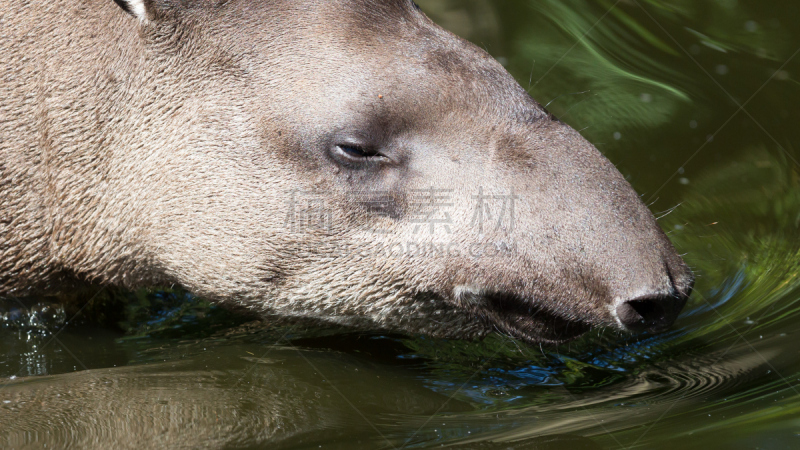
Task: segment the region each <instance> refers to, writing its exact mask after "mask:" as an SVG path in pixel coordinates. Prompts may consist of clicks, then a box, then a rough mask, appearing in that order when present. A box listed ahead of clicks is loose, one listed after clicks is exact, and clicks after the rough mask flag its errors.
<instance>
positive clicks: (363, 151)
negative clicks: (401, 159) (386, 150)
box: [331, 142, 387, 169]
mask: <svg viewBox="0 0 800 450" xmlns="http://www.w3.org/2000/svg"><path fill="white" fill-rule="evenodd" d="M331 156H333V159H334V160H336V161H337V162H338V163H340V164H342V165H345V166H348V167H350V168H353V169H357V168H366V167H369V166H371V164H370V163H375V162H381V161H384V160H386V159H387V158H386V157H385V156H384V155H382V154H381V153H380V152H378V151H377V150H376V149H375V148H374V147H371V146H367V145H360V144H354V143H350V142H347V143H339V144H336V145H334V146H333V148H332V149H331Z"/></svg>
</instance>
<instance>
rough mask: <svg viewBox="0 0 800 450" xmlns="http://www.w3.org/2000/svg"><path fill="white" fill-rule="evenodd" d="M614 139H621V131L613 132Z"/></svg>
mask: <svg viewBox="0 0 800 450" xmlns="http://www.w3.org/2000/svg"><path fill="white" fill-rule="evenodd" d="M614 139H616V140H620V139H622V133H620V132H619V131H615V132H614Z"/></svg>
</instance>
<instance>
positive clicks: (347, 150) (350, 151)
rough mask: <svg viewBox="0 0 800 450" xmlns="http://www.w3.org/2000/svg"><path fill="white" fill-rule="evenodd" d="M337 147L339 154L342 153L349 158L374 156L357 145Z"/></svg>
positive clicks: (340, 145)
mask: <svg viewBox="0 0 800 450" xmlns="http://www.w3.org/2000/svg"><path fill="white" fill-rule="evenodd" d="M337 147H338V150H339V151H340V152H342V153H344V154H345V155H346V156H347V157H349V158H369V157H370V156H375V153H374V152H371V151H369V150H367V149H365V148H364V147H360V146H357V145H347V144H339V145H337Z"/></svg>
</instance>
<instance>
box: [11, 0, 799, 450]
mask: <svg viewBox="0 0 800 450" xmlns="http://www.w3.org/2000/svg"><path fill="white" fill-rule="evenodd" d="M419 3H420V5H421V6H422V7H423V9H424V10H426V11H427V12H428V13H429V14H430V15H431V16H432V17H434V18H435V19H436V20H437V21H439V22H440V23H442V24H444V25H445V26H447V27H449V28H451V29H452V30H454V31H456V32H457V33H459V34H461V35H463V36H465V37H467V38H469V39H471V40H472V41H474V42H476V43H478V44H479V45H482V46H484V47H485V48H486V49H488V51H490V52H491V53H492V54H493V55H494V56H495V57H497V58H498V59H500V60H501V61H502V62H504V63H505V64H506V65H507V67H508V69H509V70H510V71H511V72H512V73H513V74H514V75H515V76H516V77H517V79H518V80H520V83H521V84H522V85H523V86H525V87H530V91H531V93H532V94H533V96H534V97H535V98H537V99H539V100H540V101H541V102H542V103H543V104H548V109H549V110H550V111H551V112H553V113H554V114H555V115H556V116H558V117H560V118H561V119H562V120H564V121H566V122H568V123H569V124H570V125H572V126H573V127H575V128H576V129H579V130H582V133H583V134H584V135H585V136H586V137H587V138H588V139H590V140H591V141H592V142H593V143H595V144H596V145H597V147H598V148H599V149H600V150H601V151H602V152H604V153H605V154H606V155H607V156H608V157H609V158H610V159H611V160H612V161H613V162H614V163H615V164H617V166H618V167H619V169H620V170H621V171H622V173H623V174H625V175H626V176H627V177H628V179H629V180H630V181H631V183H632V184H633V185H634V187H635V188H636V189H637V190H638V191H639V192H640V193H641V194H642V195H643V198H644V199H645V200H646V201H647V202H648V204H649V205H650V207H651V208H652V210H653V211H654V212H657V213H658V215H659V216H661V219H660V223H661V225H662V226H663V227H664V228H665V229H666V230H668V232H669V233H670V236H671V238H672V239H673V241H674V242H675V244H676V246H677V248H678V249H679V250H680V251H681V253H685V259H686V261H687V262H688V263H689V264H690V265H691V266H692V267H693V269H694V270H695V271H696V273H697V275H698V278H697V285H696V293H695V294H694V295H693V297H692V299H691V301H690V302H689V304H688V305H687V307H686V309H685V311H684V312H683V314H682V315H681V316H680V318H679V319H678V321H677V323H676V325H675V327H673V329H672V330H671V331H669V332H667V333H664V334H661V335H657V336H652V335H641V336H622V335H618V334H616V333H613V332H608V331H606V332H597V333H594V334H592V335H590V336H587V337H585V338H583V339H581V340H579V341H577V342H574V343H571V344H569V345H564V346H559V347H557V348H538V347H528V346H524V345H522V344H519V343H514V342H510V341H508V340H507V339H505V338H503V337H500V336H491V337H489V338H487V339H486V340H484V341H482V342H463V341H443V340H431V339H426V338H420V337H408V336H382V335H369V334H354V333H350V332H347V331H346V330H335V329H315V328H306V327H293V326H290V325H284V326H275V327H270V328H267V329H265V328H264V327H263V325H260V324H259V323H258V322H254V321H253V320H252V318H249V317H244V316H240V315H236V314H234V313H230V312H226V311H224V310H221V309H219V308H216V307H213V306H212V305H209V304H207V303H205V302H203V301H202V300H199V299H195V298H193V297H191V296H188V295H187V294H185V293H182V292H180V291H175V292H162V293H143V292H140V293H118V292H110V291H103V292H100V293H99V294H98V295H97V296H96V297H94V301H92V302H91V303H90V306H89V307H87V308H86V309H84V310H83V311H82V312H81V314H79V315H78V316H77V317H75V318H74V319H73V320H71V321H70V322H69V324H66V320H67V319H68V317H67V316H68V315H69V314H68V313H67V312H66V311H64V310H61V309H59V308H58V307H56V306H53V305H49V304H47V303H44V302H42V303H39V302H38V301H37V299H32V300H29V301H28V303H27V304H25V305H19V304H13V303H9V302H6V303H4V304H3V305H2V311H0V314H2V315H0V386H2V388H0V424H1V425H0V446H3V447H24V446H33V447H42V446H45V445H47V446H48V447H52V446H55V447H63V446H65V445H66V444H67V443H72V444H73V445H75V446H77V447H84V446H94V447H97V448H104V447H109V446H114V447H139V448H142V447H145V448H146V447H152V446H154V445H160V444H163V445H169V446H172V447H180V446H185V447H197V446H209V447H223V446H224V447H234V448H250V447H254V448H258V447H264V446H269V447H270V448H292V449H294V448H301V449H306V448H309V449H310V448H341V449H349V448H464V449H472V448H478V449H495V448H496V449H506V448H521V449H522V448H524V449H561V448H563V449H583V448H586V449H596V448H604V449H616V448H647V449H650V448H664V449H673V448H685V449H693V448H699V449H704V450H707V449H717V448H720V449H723V448H724V449H755V448H760V449H794V448H800V332H799V331H798V327H797V326H796V325H795V324H796V323H797V320H798V315H799V314H800V312H799V311H800V305H799V304H798V299H800V280H798V264H799V263H798V261H800V240H799V239H798V234H799V233H798V226H800V189H798V188H799V187H800V164H798V160H800V152H798V151H797V149H796V148H795V143H796V142H800V139H798V138H800V127H798V126H797V123H798V121H799V120H800V110H798V108H797V107H796V105H797V104H798V103H800V86H799V83H798V79H800V78H799V77H800V56H798V55H797V54H796V53H797V52H798V50H800V28H798V27H797V26H796V23H798V22H799V21H800V4H797V3H795V2H788V1H770V2H764V1H756V0H716V1H709V2H693V1H689V0H671V1H666V2H662V1H658V2H656V1H655V0H631V1H625V2H614V1H611V0H607V1H586V0H524V1H522V0H515V1H510V0H506V1H501V0H493V1H488V0H469V1H456V0H452V1H446V0H426V1H419ZM92 295H94V294H90V295H86V296H85V298H84V299H83V301H84V302H86V301H88V300H89V299H90V298H92ZM123 300H124V301H123ZM103 305H105V306H103ZM108 305H112V306H113V307H109V306H108ZM31 308H32V310H33V313H31V312H29V311H30V310H31ZM107 324H119V325H120V326H119V327H109V326H107Z"/></svg>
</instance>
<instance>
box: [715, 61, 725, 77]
mask: <svg viewBox="0 0 800 450" xmlns="http://www.w3.org/2000/svg"><path fill="white" fill-rule="evenodd" d="M715 70H716V71H717V73H718V74H720V75H725V74H727V73H728V66H726V65H725V64H719V65H717V67H716V69H715Z"/></svg>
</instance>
